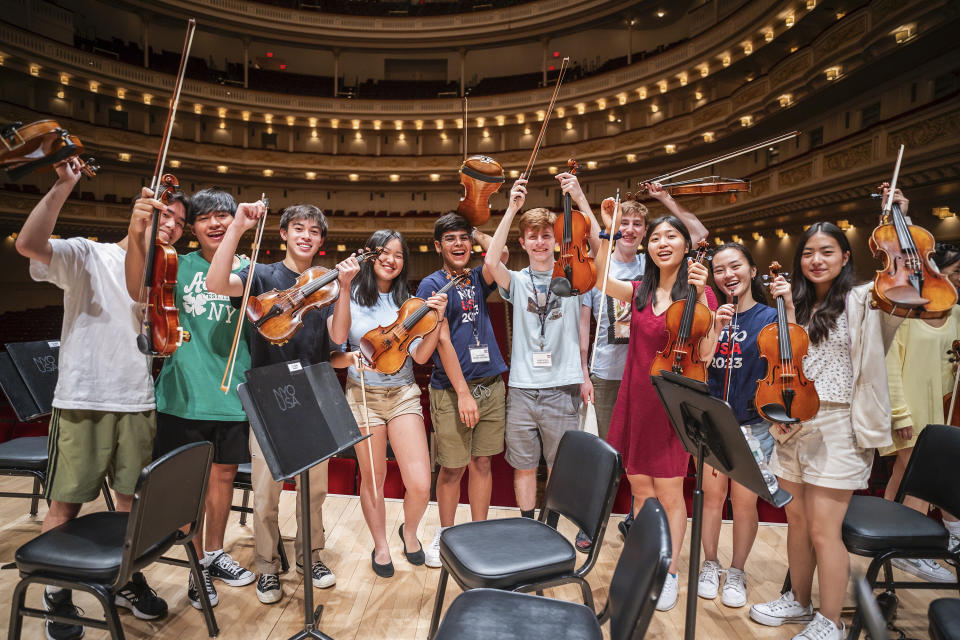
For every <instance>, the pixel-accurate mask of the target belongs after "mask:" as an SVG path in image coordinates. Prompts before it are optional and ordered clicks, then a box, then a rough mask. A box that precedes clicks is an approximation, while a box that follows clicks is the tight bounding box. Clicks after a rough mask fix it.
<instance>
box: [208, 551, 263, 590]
mask: <svg viewBox="0 0 960 640" xmlns="http://www.w3.org/2000/svg"><path fill="white" fill-rule="evenodd" d="M207 570H208V571H209V572H210V579H211V580H221V581H222V582H224V583H225V584H226V585H228V586H231V587H243V586H245V585H248V584H250V583H251V582H256V580H257V575H256V574H255V573H254V572H253V571H250V570H248V569H244V568H243V567H241V566H240V563H238V562H237V561H236V560H234V559H233V558H231V557H230V554H229V553H227V552H223V553H221V554H220V555H218V556H217V557H216V558H214V560H213V562H211V563H210V564H209V565H207Z"/></svg>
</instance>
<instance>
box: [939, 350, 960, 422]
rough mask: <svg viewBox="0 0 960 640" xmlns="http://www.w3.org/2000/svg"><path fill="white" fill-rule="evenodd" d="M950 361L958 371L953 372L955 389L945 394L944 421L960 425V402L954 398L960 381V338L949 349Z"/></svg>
mask: <svg viewBox="0 0 960 640" xmlns="http://www.w3.org/2000/svg"><path fill="white" fill-rule="evenodd" d="M947 355H948V356H949V361H950V363H951V364H952V365H953V366H954V368H955V369H956V371H955V372H954V374H953V391H951V392H950V393H947V394H945V395H944V396H943V423H944V424H952V425H953V426H955V427H960V402H957V401H956V400H955V399H954V398H956V396H957V383H958V382H960V366H958V363H960V340H954V341H953V344H951V345H950V350H949V351H947Z"/></svg>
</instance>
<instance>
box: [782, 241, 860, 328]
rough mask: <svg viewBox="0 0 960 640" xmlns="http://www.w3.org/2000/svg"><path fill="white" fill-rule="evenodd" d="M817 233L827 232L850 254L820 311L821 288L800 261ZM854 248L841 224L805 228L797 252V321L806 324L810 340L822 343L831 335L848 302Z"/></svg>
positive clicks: (794, 299) (795, 271)
mask: <svg viewBox="0 0 960 640" xmlns="http://www.w3.org/2000/svg"><path fill="white" fill-rule="evenodd" d="M816 233H824V234H826V235H828V236H830V237H831V238H833V239H834V240H836V241H837V244H838V245H839V246H840V253H841V254H843V253H846V254H849V255H850V259H849V260H847V264H845V265H843V267H842V268H841V269H840V274H839V275H838V276H837V277H836V278H835V279H834V281H833V282H832V283H831V284H830V289H829V290H828V291H827V295H825V296H824V297H823V300H822V301H821V302H820V306H819V307H817V310H816V312H814V311H813V307H814V305H815V304H816V302H817V292H816V289H815V288H814V286H813V283H811V282H810V281H809V280H807V277H806V276H805V275H803V269H802V268H801V267H800V262H801V260H802V258H803V250H804V248H805V247H806V246H807V242H809V241H810V238H811V237H813V235H814V234H816ZM853 285H854V277H853V252H852V251H851V250H850V241H849V240H847V236H846V235H845V234H844V233H843V231H842V230H841V229H840V227H838V226H837V225H835V224H833V223H832V222H814V223H813V224H812V225H810V226H809V227H808V228H807V230H806V231H805V232H804V234H803V236H802V237H801V238H800V244H798V245H797V251H796V253H795V254H794V256H793V304H794V307H795V308H796V310H797V324H801V325H806V326H807V333H808V334H810V341H811V342H812V343H813V344H819V343H820V342H822V341H823V340H825V339H826V337H827V335H828V334H829V333H830V332H831V331H832V330H834V329H836V328H837V318H838V317H839V316H840V314H841V313H843V312H844V310H845V309H846V306H847V293H849V291H850V289H852V288H853Z"/></svg>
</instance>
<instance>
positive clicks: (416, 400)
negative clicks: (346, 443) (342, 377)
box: [344, 378, 423, 429]
mask: <svg viewBox="0 0 960 640" xmlns="http://www.w3.org/2000/svg"><path fill="white" fill-rule="evenodd" d="M344 394H345V395H346V396H347V403H348V404H349V405H350V411H352V412H353V417H354V418H355V419H356V421H357V424H358V425H359V426H360V428H361V429H362V428H365V427H366V426H367V421H366V417H365V416H366V414H365V412H364V410H363V395H364V394H363V390H362V389H361V388H360V383H359V382H355V381H354V380H353V379H352V378H347V388H346V390H345V391H344ZM366 396H367V411H368V412H369V414H370V426H371V427H379V426H383V425H386V424H387V423H388V422H390V421H391V420H393V419H394V418H396V417H397V416H402V415H404V414H407V413H415V414H417V415H418V416H420V417H421V418H423V408H422V407H421V406H420V387H419V386H418V385H417V383H416V382H411V383H410V384H405V385H403V386H400V387H371V386H370V385H367V388H366Z"/></svg>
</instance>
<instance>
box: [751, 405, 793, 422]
mask: <svg viewBox="0 0 960 640" xmlns="http://www.w3.org/2000/svg"><path fill="white" fill-rule="evenodd" d="M760 413H761V414H763V417H764V418H766V419H767V420H769V421H771V422H782V423H783V424H793V423H795V422H800V421H799V420H797V419H796V418H792V417H790V416H788V415H787V410H786V409H785V408H784V407H783V405H780V404H776V403H775V402H771V403H770V404H765V405H763V406H762V407H760Z"/></svg>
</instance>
